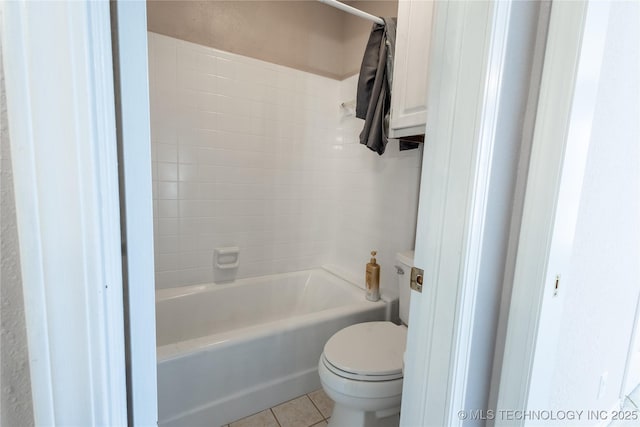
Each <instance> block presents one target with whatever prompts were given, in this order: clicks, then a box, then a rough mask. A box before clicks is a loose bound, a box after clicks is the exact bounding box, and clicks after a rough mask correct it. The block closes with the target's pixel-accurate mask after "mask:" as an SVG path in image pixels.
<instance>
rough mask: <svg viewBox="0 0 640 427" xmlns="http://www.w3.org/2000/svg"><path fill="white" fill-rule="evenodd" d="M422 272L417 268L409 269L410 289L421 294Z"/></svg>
mask: <svg viewBox="0 0 640 427" xmlns="http://www.w3.org/2000/svg"><path fill="white" fill-rule="evenodd" d="M423 277H424V270H422V269H421V268H418V267H411V289H413V290H414V291H418V292H420V293H422V280H423Z"/></svg>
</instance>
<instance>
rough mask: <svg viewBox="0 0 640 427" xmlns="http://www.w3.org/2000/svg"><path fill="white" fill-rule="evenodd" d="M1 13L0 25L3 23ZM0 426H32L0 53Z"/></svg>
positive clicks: (5, 101) (16, 232)
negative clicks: (0, 397)
mask: <svg viewBox="0 0 640 427" xmlns="http://www.w3.org/2000/svg"><path fill="white" fill-rule="evenodd" d="M1 13H2V11H1V10H0V22H1V21H2V15H1ZM0 242H1V243H0V266H1V268H0V328H1V332H0V349H1V352H0V360H1V361H2V363H1V365H2V368H1V369H2V370H1V374H0V384H1V386H2V388H1V392H0V395H1V396H2V399H1V400H0V408H1V409H2V410H1V411H0V414H1V416H0V425H3V426H17V425H20V426H32V425H34V420H33V406H32V399H31V380H30V375H29V351H28V349H27V333H26V325H25V317H24V298H23V294H22V275H21V274H20V253H19V251H20V247H19V244H18V230H17V225H16V206H15V196H14V192H13V173H12V168H11V147H10V145H9V124H8V122H7V100H6V93H5V81H4V71H3V63H2V53H1V52H0Z"/></svg>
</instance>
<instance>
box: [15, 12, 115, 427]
mask: <svg viewBox="0 0 640 427" xmlns="http://www.w3.org/2000/svg"><path fill="white" fill-rule="evenodd" d="M2 7H3V14H2V17H3V22H2V32H3V35H2V43H3V46H2V47H3V54H4V66H5V73H6V74H5V75H6V78H5V81H6V91H7V107H8V108H7V109H8V119H9V129H10V135H11V137H10V140H11V141H10V142H11V155H12V164H13V174H14V186H15V199H16V217H17V227H18V237H19V243H20V260H21V272H22V285H23V293H24V300H25V305H24V306H25V320H26V325H27V341H28V347H29V369H30V375H31V393H32V397H33V409H34V421H35V424H36V425H126V423H127V404H126V384H125V378H126V369H125V358H124V325H123V300H122V298H123V292H122V270H121V259H120V251H121V248H120V244H121V241H120V221H119V206H120V201H119V197H118V170H117V154H116V135H115V118H114V99H113V98H114V92H113V75H112V64H111V29H110V22H109V4H108V2H85V3H81V2H44V3H32V2H25V3H20V2H4V3H3V5H2Z"/></svg>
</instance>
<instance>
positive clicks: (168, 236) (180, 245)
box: [149, 33, 421, 288]
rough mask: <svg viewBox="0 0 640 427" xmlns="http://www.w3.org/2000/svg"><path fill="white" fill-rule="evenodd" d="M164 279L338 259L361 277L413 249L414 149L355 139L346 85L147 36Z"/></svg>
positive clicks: (181, 280)
mask: <svg viewBox="0 0 640 427" xmlns="http://www.w3.org/2000/svg"><path fill="white" fill-rule="evenodd" d="M149 55H150V60H149V64H150V65H149V68H150V98H151V100H150V104H151V138H152V148H153V150H152V157H153V184H154V225H155V251H156V287H157V288H166V287H172V286H179V285H187V284H193V283H202V282H211V281H214V280H221V279H224V278H228V277H225V276H223V275H222V274H221V273H222V272H221V271H219V270H214V269H213V249H214V248H215V247H220V246H239V247H240V250H241V253H240V267H239V269H238V271H237V274H236V277H238V278H241V277H251V276H260V275H265V274H272V273H279V272H288V271H296V270H302V269H307V268H314V267H319V266H321V265H324V264H332V265H335V266H336V267H337V268H338V269H340V270H343V271H344V272H345V274H347V275H351V276H353V277H354V279H355V280H358V281H359V282H363V281H364V270H365V264H366V263H367V262H368V259H369V251H370V250H372V249H377V250H378V251H380V257H379V259H380V261H381V263H382V264H381V265H382V278H383V279H382V285H383V287H391V288H394V287H395V284H396V279H395V277H396V276H395V269H394V268H393V265H394V256H395V252H397V251H403V250H407V249H411V248H413V244H414V236H415V215H416V207H417V192H418V182H419V173H420V169H419V167H420V166H419V165H420V157H421V156H420V151H418V150H414V151H410V152H404V153H399V151H398V148H397V143H396V144H395V145H394V144H393V143H392V144H391V146H390V147H389V149H388V150H387V152H386V153H385V155H384V156H383V157H378V156H377V154H375V153H373V152H371V151H369V150H368V149H367V148H366V147H364V146H362V145H360V144H359V143H358V140H357V133H359V127H361V126H362V122H361V121H360V120H357V119H355V118H353V117H346V116H345V114H344V112H343V111H342V110H341V109H340V103H341V102H344V101H349V100H352V99H354V98H355V83H356V79H355V78H350V79H347V80H345V81H344V82H340V81H337V80H332V79H328V78H325V77H320V76H317V75H314V74H310V73H306V72H302V71H298V70H293V69H290V68H286V67H282V66H278V65H275V64H271V63H266V62H262V61H258V60H255V59H251V58H246V57H242V56H239V55H235V54H229V53H227V52H222V51H219V50H216V49H212V48H208V47H204V46H200V45H196V44H193V43H189V42H185V41H181V40H177V39H173V38H170V37H166V36H161V35H158V34H154V33H149Z"/></svg>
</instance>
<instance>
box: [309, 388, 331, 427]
mask: <svg viewBox="0 0 640 427" xmlns="http://www.w3.org/2000/svg"><path fill="white" fill-rule="evenodd" d="M305 396H307V398H308V399H309V400H310V401H311V404H312V405H313V406H314V407H315V408H316V410H317V411H318V412H319V413H320V416H321V417H322V421H326V423H327V424H329V421H327V418H325V417H324V414H323V413H322V411H321V410H320V408H318V405H316V402H314V401H313V399H312V398H311V396H309V393H307V394H306V395H305ZM319 422H320V421H318V423H319ZM318 423H315V424H318ZM315 424H312V425H315Z"/></svg>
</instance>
